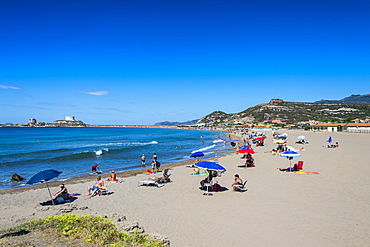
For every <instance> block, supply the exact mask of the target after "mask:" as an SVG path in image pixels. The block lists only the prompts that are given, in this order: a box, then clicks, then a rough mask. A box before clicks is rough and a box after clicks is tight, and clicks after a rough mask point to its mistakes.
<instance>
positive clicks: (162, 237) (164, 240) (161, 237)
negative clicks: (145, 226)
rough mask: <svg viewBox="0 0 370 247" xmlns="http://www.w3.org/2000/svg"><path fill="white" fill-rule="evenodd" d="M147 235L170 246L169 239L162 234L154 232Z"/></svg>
mask: <svg viewBox="0 0 370 247" xmlns="http://www.w3.org/2000/svg"><path fill="white" fill-rule="evenodd" d="M148 236H149V237H151V238H152V239H154V240H157V241H159V242H161V243H162V244H163V245H165V246H170V245H171V241H170V240H169V239H168V237H167V236H164V235H162V234H159V233H155V234H150V235H148Z"/></svg>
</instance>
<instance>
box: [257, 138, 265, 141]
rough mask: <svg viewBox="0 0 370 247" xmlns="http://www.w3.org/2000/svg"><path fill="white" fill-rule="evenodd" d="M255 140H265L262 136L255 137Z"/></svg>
mask: <svg viewBox="0 0 370 247" xmlns="http://www.w3.org/2000/svg"><path fill="white" fill-rule="evenodd" d="M256 140H257V141H264V140H265V138H263V137H258V138H256Z"/></svg>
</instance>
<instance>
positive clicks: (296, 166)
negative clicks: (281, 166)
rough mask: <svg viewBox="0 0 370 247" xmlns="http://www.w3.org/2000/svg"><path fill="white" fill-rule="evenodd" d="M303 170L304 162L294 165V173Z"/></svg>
mask: <svg viewBox="0 0 370 247" xmlns="http://www.w3.org/2000/svg"><path fill="white" fill-rule="evenodd" d="M302 169H303V161H302V160H300V161H298V163H297V165H294V171H300V170H302Z"/></svg>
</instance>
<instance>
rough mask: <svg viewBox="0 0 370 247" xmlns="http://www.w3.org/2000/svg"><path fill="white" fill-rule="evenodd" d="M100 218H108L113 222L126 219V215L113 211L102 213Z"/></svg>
mask: <svg viewBox="0 0 370 247" xmlns="http://www.w3.org/2000/svg"><path fill="white" fill-rule="evenodd" d="M102 218H107V219H110V220H111V221H113V222H122V221H126V216H124V215H119V214H116V213H113V214H109V215H103V216H102Z"/></svg>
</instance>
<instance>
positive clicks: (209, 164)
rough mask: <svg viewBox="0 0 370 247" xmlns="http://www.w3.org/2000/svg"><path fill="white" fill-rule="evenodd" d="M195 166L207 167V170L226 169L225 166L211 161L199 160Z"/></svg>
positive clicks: (222, 170)
mask: <svg viewBox="0 0 370 247" xmlns="http://www.w3.org/2000/svg"><path fill="white" fill-rule="evenodd" d="M196 166H197V167H199V168H203V169H207V170H213V171H221V172H224V171H226V168H225V167H223V166H221V165H219V164H217V163H215V162H211V161H201V162H199V163H198V164H196Z"/></svg>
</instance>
